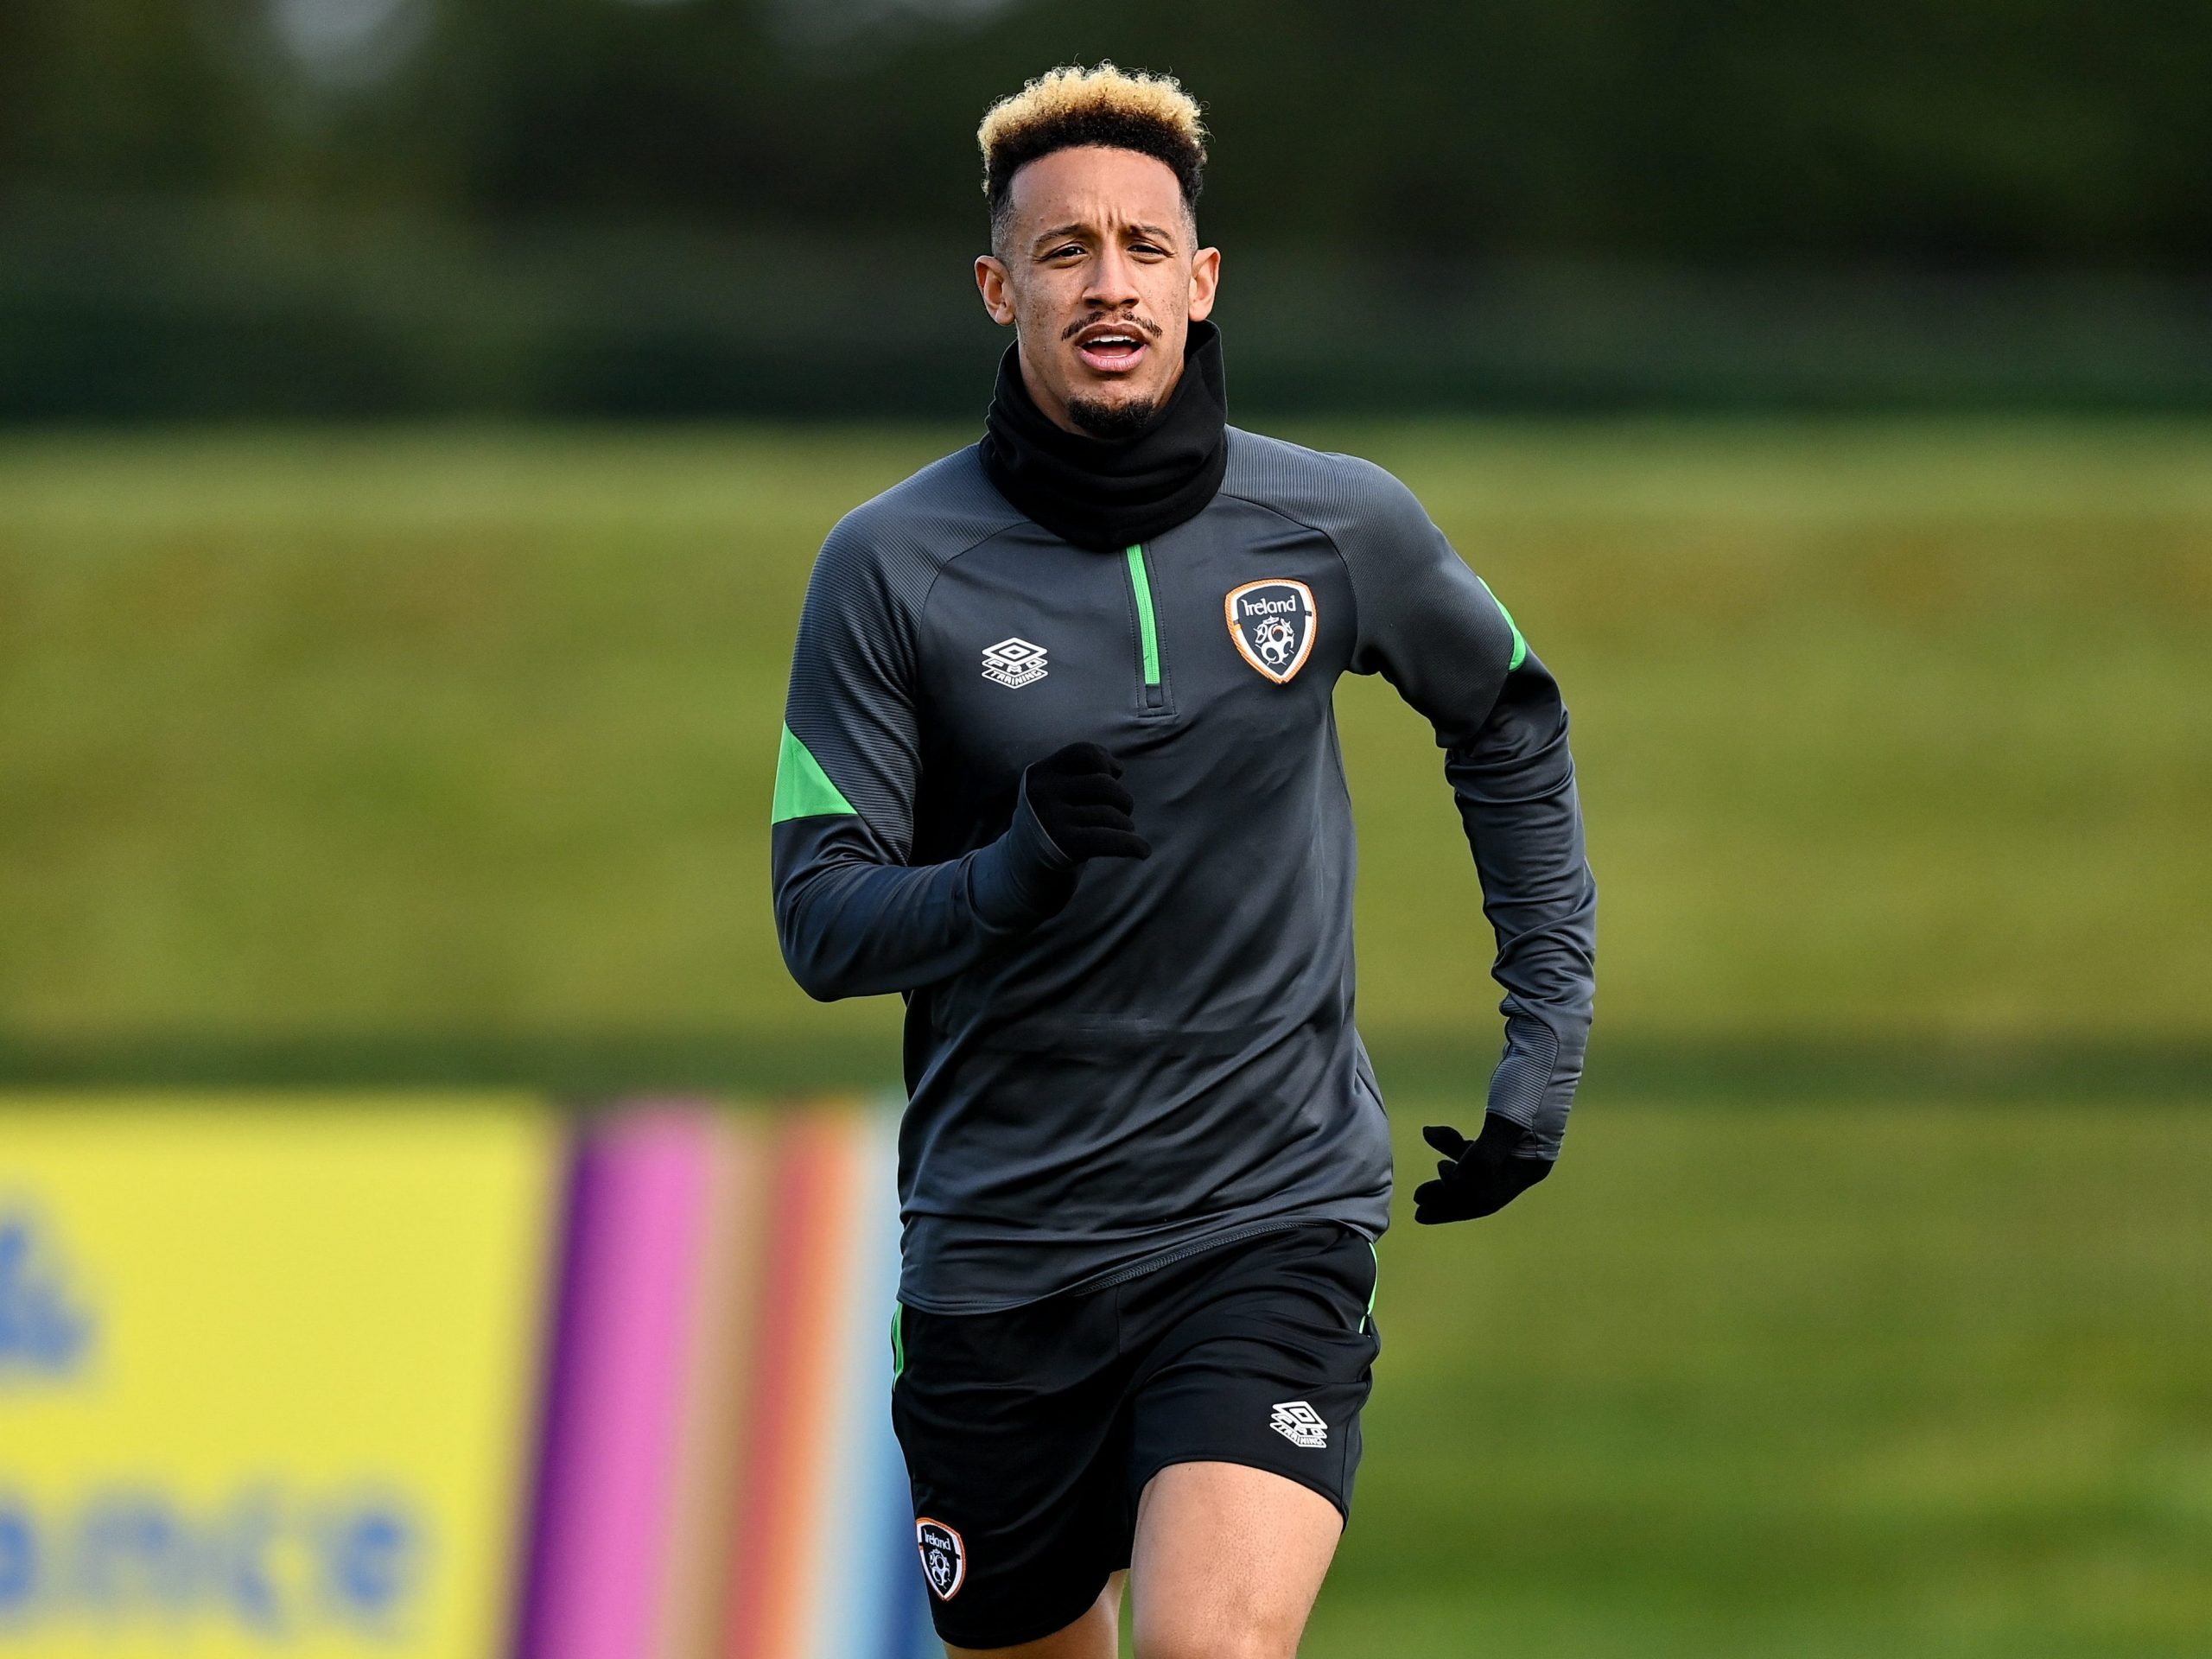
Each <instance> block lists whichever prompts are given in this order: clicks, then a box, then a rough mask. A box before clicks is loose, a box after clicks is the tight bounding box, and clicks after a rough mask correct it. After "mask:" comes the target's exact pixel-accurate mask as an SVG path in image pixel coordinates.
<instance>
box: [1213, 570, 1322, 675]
mask: <svg viewBox="0 0 2212 1659" xmlns="http://www.w3.org/2000/svg"><path fill="white" fill-rule="evenodd" d="M1222 608H1223V609H1224V611H1225V612H1226V613H1228V617H1229V637H1230V639H1233V640H1235V641H1236V650H1237V653H1238V654H1239V655H1240V656H1242V657H1243V658H1244V660H1245V661H1246V662H1248V663H1249V664H1252V666H1253V667H1255V668H1256V669H1258V670H1259V671H1260V672H1261V673H1262V674H1264V675H1266V676H1267V677H1268V678H1269V679H1271V680H1273V681H1274V683H1276V684H1277V685H1281V684H1284V683H1287V681H1288V680H1289V679H1290V677H1292V676H1293V675H1294V674H1296V673H1297V672H1298V671H1299V670H1300V669H1301V668H1303V667H1305V666H1306V658H1307V657H1309V656H1311V655H1312V654H1313V629H1314V624H1315V621H1316V618H1315V615H1314V611H1313V589H1312V588H1308V587H1307V586H1306V584H1305V583H1304V582H1293V581H1292V580H1291V579H1290V578H1289V577H1287V576H1271V577H1269V578H1268V580H1267V581H1265V582H1246V583H1245V584H1244V585H1243V587H1242V588H1230V590H1229V597H1228V598H1226V599H1225V600H1224V601H1222Z"/></svg>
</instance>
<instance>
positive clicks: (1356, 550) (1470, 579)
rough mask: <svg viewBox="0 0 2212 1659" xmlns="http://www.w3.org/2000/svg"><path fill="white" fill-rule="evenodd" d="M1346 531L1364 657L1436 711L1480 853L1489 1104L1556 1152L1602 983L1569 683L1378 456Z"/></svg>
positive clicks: (1544, 1153)
mask: <svg viewBox="0 0 2212 1659" xmlns="http://www.w3.org/2000/svg"><path fill="white" fill-rule="evenodd" d="M1364 481H1365V487H1364V488H1363V491H1362V492H1361V500H1362V506H1361V510H1360V511H1359V512H1357V514H1355V515H1353V518H1352V522H1351V524H1350V525H1349V526H1348V527H1347V529H1346V531H1345V532H1344V535H1343V536H1342V537H1340V541H1339V549H1340V551H1342V553H1343V555H1344V561H1345V564H1346V566H1347V568H1348V569H1349V571H1350V574H1351V583H1352V592H1353V599H1354V603H1355V605H1356V607H1357V612H1358V620H1357V629H1358V638H1357V643H1356V645H1355V646H1354V651H1353V656H1352V661H1351V668H1352V671H1354V672H1355V673H1364V674H1380V675H1382V676H1383V677H1384V678H1385V679H1386V680H1388V681H1389V683H1391V685H1393V686H1394V687H1395V688H1396V690H1397V691H1398V694H1399V695H1400V696H1402V697H1403V698H1404V699H1405V700H1406V702H1408V703H1409V704H1411V705H1412V706H1413V707H1414V709H1417V710H1419V711H1420V712H1421V714H1422V715H1425V716H1427V720H1428V721H1429V723H1430V724H1431V725H1432V726H1433V728H1435V731H1436V741H1437V745H1438V747H1440V748H1441V749H1442V750H1443V751H1444V775H1445V778H1446V779H1447V780H1448V781H1449V782H1450V784H1451V785H1452V795H1453V797H1454V798H1455V799H1456V800H1457V802H1458V804H1459V817H1460V822H1461V823H1462V824H1464V825H1465V829H1466V833H1467V841H1468V843H1469V845H1470V846H1471V848H1472V849H1473V852H1474V860H1475V869H1476V872H1477V874H1478V878H1479V880H1480V881H1481V884H1482V892H1483V912H1484V915H1485V916H1486V917H1487V918H1489V921H1490V924H1491V930H1492V931H1493V933H1494V935H1495V938H1496V944H1497V957H1496V961H1495V963H1494V964H1493V966H1492V969H1491V972H1492V975H1493V976H1494V977H1495V978H1496V979H1497V982H1498V983H1499V984H1500V985H1501V986H1502V987H1503V988H1504V991H1505V997H1504V1000H1503V1001H1502V1002H1501V1003H1500V1004H1499V1012H1500V1013H1502V1014H1503V1015H1504V1016H1505V1047H1504V1052H1503V1058H1501V1059H1500V1061H1499V1063H1498V1065H1497V1070H1496V1071H1494V1072H1493V1073H1492V1074H1491V1083H1490V1097H1489V1111H1490V1112H1491V1113H1493V1114H1495V1115H1497V1116H1502V1117H1504V1118H1507V1119H1509V1120H1510V1121H1511V1122H1515V1123H1518V1124H1520V1125H1521V1126H1522V1128H1523V1129H1524V1130H1525V1131H1526V1133H1525V1134H1524V1135H1523V1136H1522V1141H1521V1144H1520V1146H1519V1147H1517V1148H1516V1151H1517V1152H1518V1153H1519V1154H1520V1155H1522V1156H1525V1157H1537V1158H1545V1159H1554V1158H1556V1157H1558V1156H1559V1152H1560V1144H1561V1141H1562V1140H1563V1138H1564V1136H1565V1134H1566V1129H1567V1109H1568V1108H1569V1107H1570V1106H1571V1105H1572V1104H1573V1099H1574V1090H1575V1086H1576V1084H1578V1083H1580V1080H1581V1077H1582V1060H1583V1053H1584V1051H1585V1049H1586V1046H1587V1044H1588V1041H1589V1033H1590V1020H1591V1012H1592V1001H1593V999H1594V996H1595V991H1596V963H1597V915H1598V889H1597V883H1596V880H1594V878H1593V877H1592V874H1591V872H1590V865H1589V861H1588V859H1587V857H1586V854H1585V851H1584V844H1583V829H1582V809H1581V804H1580V798H1579V797H1578V795H1577V793H1576V790H1575V781H1574V757H1573V753H1572V752H1571V750H1570V749H1569V747H1568V744H1567V724H1568V722H1567V704H1566V702H1565V701H1564V699H1563V698H1562V697H1561V696H1560V688H1559V683H1558V681H1557V680H1555V679H1554V677H1552V674H1551V672H1550V671H1549V670H1548V669H1547V668H1546V667H1545V666H1544V664H1542V663H1541V661H1539V660H1538V659H1537V658H1536V656H1535V653H1534V652H1531V651H1530V650H1529V647H1528V643H1527V641H1526V640H1524V639H1522V636H1521V631H1520V629H1519V628H1517V627H1516V626H1515V625H1514V622H1513V619H1512V617H1511V616H1510V615H1509V614H1508V613H1507V612H1506V611H1505V609H1504V607H1503V606H1501V605H1500V604H1499V603H1498V602H1497V600H1496V598H1494V597H1493V596H1492V594H1491V591H1490V589H1489V588H1488V587H1487V586H1485V585H1484V582H1483V581H1482V579H1481V578H1480V577H1478V575H1476V574H1475V573H1474V572H1473V571H1472V570H1471V569H1469V568H1468V567H1467V565H1466V563H1465V561H1464V560H1462V559H1461V558H1460V557H1459V554H1458V553H1457V552H1456V551H1455V550H1453V549H1452V544H1451V543H1450V542H1449V541H1447V540H1446V538H1445V536H1444V533H1443V532H1442V531H1440V530H1439V529H1437V527H1436V526H1435V524H1433V523H1431V522H1430V520H1429V518H1428V515H1427V513H1426V512H1423V511H1422V509H1421V504H1420V503H1419V502H1418V501H1416V500H1415V499H1414V496H1413V493H1412V492H1410V491H1409V490H1408V489H1407V488H1406V487H1405V486H1403V485H1402V484H1401V483H1399V482H1398V481H1397V480H1395V479H1394V478H1392V477H1391V476H1390V475H1389V474H1387V473H1384V472H1383V471H1382V469H1380V468H1379V467H1377V468H1370V469H1368V470H1367V472H1366V473H1365V474H1364Z"/></svg>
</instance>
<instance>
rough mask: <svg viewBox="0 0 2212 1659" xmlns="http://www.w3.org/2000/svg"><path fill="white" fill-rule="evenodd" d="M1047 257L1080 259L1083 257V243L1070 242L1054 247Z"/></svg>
mask: <svg viewBox="0 0 2212 1659" xmlns="http://www.w3.org/2000/svg"><path fill="white" fill-rule="evenodd" d="M1045 257H1046V258H1047V259H1080V258H1081V257H1083V245H1082V244H1081V243H1080V242H1070V243H1067V244H1065V245H1063V246H1060V247H1057V248H1054V249H1053V250H1052V251H1051V252H1050V253H1048V254H1046V256H1045Z"/></svg>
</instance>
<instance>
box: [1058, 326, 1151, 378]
mask: <svg viewBox="0 0 2212 1659" xmlns="http://www.w3.org/2000/svg"><path fill="white" fill-rule="evenodd" d="M1146 350H1147V343H1146V340H1145V337H1144V336H1143V335H1142V334H1139V333H1138V332H1137V331H1136V330H1135V329H1134V328H1125V327H1117V326H1114V325H1111V324H1109V325H1105V326H1103V327H1095V328H1086V329H1085V330H1084V332H1083V333H1082V334H1080V335H1079V336H1077V340H1076V343H1075V351H1076V355H1077V357H1080V358H1081V359H1083V361H1084V366H1085V367H1087V368H1089V369H1090V370H1091V371H1092V372H1094V373H1097V374H1125V373H1127V372H1128V371H1129V370H1131V369H1133V368H1135V366H1136V365H1137V364H1138V363H1139V362H1140V361H1141V360H1142V359H1143V357H1144V354H1145V352H1146Z"/></svg>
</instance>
